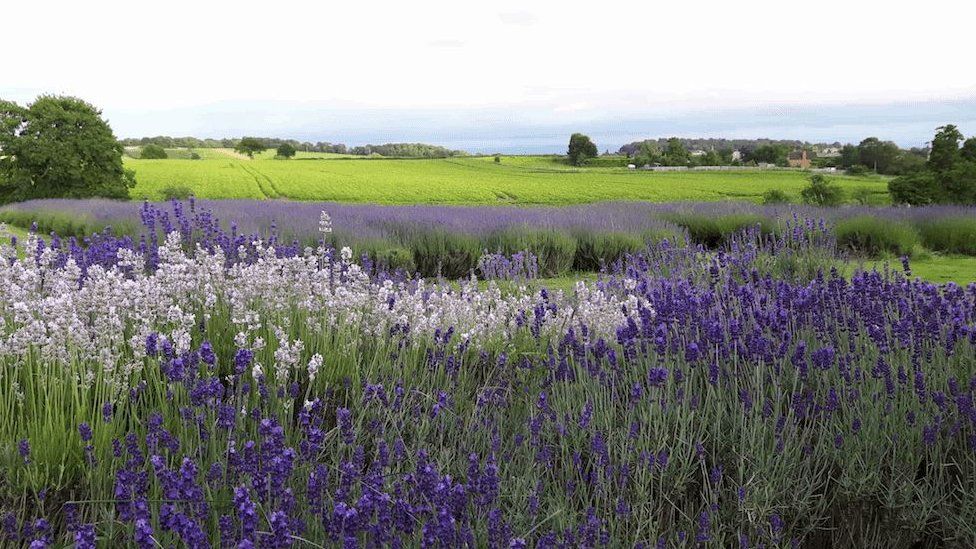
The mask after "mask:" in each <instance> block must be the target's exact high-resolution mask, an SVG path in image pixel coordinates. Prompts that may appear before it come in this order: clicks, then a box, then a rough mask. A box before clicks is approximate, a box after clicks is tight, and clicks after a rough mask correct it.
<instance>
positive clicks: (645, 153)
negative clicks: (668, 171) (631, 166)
mask: <svg viewBox="0 0 976 549" xmlns="http://www.w3.org/2000/svg"><path fill="white" fill-rule="evenodd" d="M663 161H664V159H663V158H662V157H661V151H660V150H659V149H658V147H657V143H655V142H654V141H644V142H642V143H641V144H640V147H639V148H638V149H637V151H636V153H635V155H634V162H635V163H636V164H637V165H638V166H644V165H649V166H653V165H654V164H660V163H661V162H663Z"/></svg>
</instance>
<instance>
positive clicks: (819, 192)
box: [800, 173, 844, 206]
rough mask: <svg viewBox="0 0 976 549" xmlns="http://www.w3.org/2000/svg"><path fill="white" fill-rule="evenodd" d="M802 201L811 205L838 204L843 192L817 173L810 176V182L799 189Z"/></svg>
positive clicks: (842, 197) (841, 199)
mask: <svg viewBox="0 0 976 549" xmlns="http://www.w3.org/2000/svg"><path fill="white" fill-rule="evenodd" d="M800 197H801V198H803V202H804V203H806V204H810V205H813V206H839V205H840V203H841V202H843V200H844V192H843V191H842V190H841V188H840V187H838V186H837V185H834V184H833V183H831V182H830V180H829V179H827V178H826V177H824V176H823V175H821V174H819V173H815V174H813V175H812V176H810V184H809V185H807V186H806V187H804V188H803V190H802V191H800Z"/></svg>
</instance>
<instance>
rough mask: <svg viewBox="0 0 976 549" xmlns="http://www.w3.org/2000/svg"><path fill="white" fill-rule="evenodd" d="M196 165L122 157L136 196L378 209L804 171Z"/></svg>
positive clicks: (784, 178) (310, 160)
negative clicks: (171, 189) (170, 190)
mask: <svg viewBox="0 0 976 549" xmlns="http://www.w3.org/2000/svg"><path fill="white" fill-rule="evenodd" d="M197 153H198V154H200V155H201V156H202V157H203V158H202V159H201V160H184V159H178V158H177V159H174V158H171V159H167V160H141V159H135V158H130V157H126V159H125V164H126V167H128V168H132V169H134V170H135V171H136V179H137V181H138V185H137V186H136V188H135V189H134V190H133V192H132V196H133V198H138V199H142V198H149V199H159V198H161V197H162V194H161V193H160V191H161V190H162V189H163V188H165V187H167V186H173V185H181V186H187V187H189V188H191V189H192V190H193V191H194V192H195V194H196V195H197V196H198V197H201V198H213V199H223V198H256V199H262V198H288V199H292V200H316V201H318V200H323V201H339V202H373V203H382V204H551V205H564V204H581V203H589V202H599V201H606V200H646V201H651V202H668V201H676V200H699V201H702V200H704V201H711V200H726V199H738V200H750V201H755V202H758V201H760V200H761V197H762V194H763V192H765V191H767V190H769V189H781V190H783V191H784V192H786V193H787V194H788V195H791V196H792V197H793V198H794V199H797V200H798V199H799V192H800V189H801V188H803V186H804V185H805V184H806V183H807V178H808V174H806V173H803V172H800V171H788V170H778V171H777V170H774V171H739V172H684V173H681V172H678V173H675V172H670V173H660V172H648V171H641V170H628V169H626V168H594V167H587V168H575V167H572V166H569V165H566V164H563V163H561V162H558V161H557V160H556V159H555V158H553V157H545V156H517V157H504V158H503V159H502V162H501V163H495V162H494V159H493V158H491V157H478V158H472V157H468V158H445V159H429V160H428V159H374V158H369V159H367V158H363V157H342V156H340V155H330V154H328V153H303V152H299V153H298V156H297V157H296V158H295V159H292V160H274V159H273V154H274V153H273V151H267V152H265V153H264V154H262V155H258V156H257V157H256V158H255V159H253V160H250V159H245V158H240V157H238V155H236V154H235V153H234V152H233V151H231V150H229V149H227V150H225V149H199V150H198V151H197ZM833 179H834V180H835V181H837V183H838V184H840V185H841V186H842V187H844V189H845V190H846V191H847V193H848V196H850V195H851V194H852V193H853V192H854V191H856V190H858V189H865V190H867V192H868V193H870V196H871V201H872V202H876V203H879V204H883V203H886V202H887V200H888V197H887V183H886V181H885V180H884V179H881V178H877V177H846V176H837V177H834V178H833Z"/></svg>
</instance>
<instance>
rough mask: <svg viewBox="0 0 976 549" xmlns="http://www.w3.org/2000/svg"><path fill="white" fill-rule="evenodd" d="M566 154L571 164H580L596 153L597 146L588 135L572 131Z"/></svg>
mask: <svg viewBox="0 0 976 549" xmlns="http://www.w3.org/2000/svg"><path fill="white" fill-rule="evenodd" d="M566 154H567V156H569V161H570V162H572V163H573V165H576V166H582V165H583V164H585V163H586V159H588V158H594V157H595V156H596V155H597V148H596V145H595V144H594V143H593V141H591V140H590V138H589V137H588V136H586V135H583V134H581V133H574V134H573V135H571V136H570V137H569V149H568V150H567V151H566Z"/></svg>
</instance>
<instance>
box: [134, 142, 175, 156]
mask: <svg viewBox="0 0 976 549" xmlns="http://www.w3.org/2000/svg"><path fill="white" fill-rule="evenodd" d="M139 158H143V159H146V160H162V159H165V158H169V155H168V154H166V149H164V148H162V147H160V146H159V145H153V144H151V143H150V144H149V145H146V146H145V147H143V148H142V150H141V151H139Z"/></svg>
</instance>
